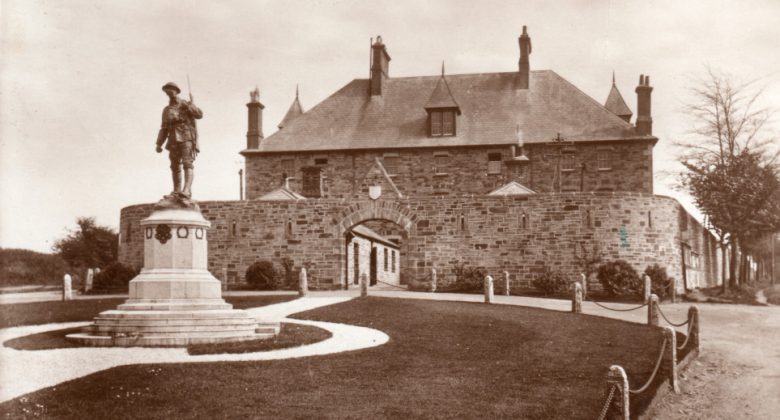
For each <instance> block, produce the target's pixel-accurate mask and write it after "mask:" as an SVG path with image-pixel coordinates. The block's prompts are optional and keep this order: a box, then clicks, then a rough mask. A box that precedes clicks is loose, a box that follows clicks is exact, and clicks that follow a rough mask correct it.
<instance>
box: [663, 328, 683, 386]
mask: <svg viewBox="0 0 780 420" xmlns="http://www.w3.org/2000/svg"><path fill="white" fill-rule="evenodd" d="M664 336H665V337H666V348H665V349H664V350H663V351H664V355H663V362H662V363H666V364H667V365H669V384H670V385H671V386H672V391H674V393H675V394H679V393H680V383H679V382H678V380H677V334H676V333H675V331H674V328H672V327H664Z"/></svg>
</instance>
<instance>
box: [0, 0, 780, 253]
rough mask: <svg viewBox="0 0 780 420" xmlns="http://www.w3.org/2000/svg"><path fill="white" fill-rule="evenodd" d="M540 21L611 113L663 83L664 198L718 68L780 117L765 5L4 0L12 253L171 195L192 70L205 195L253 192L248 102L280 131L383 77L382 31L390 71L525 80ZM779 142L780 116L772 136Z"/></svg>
mask: <svg viewBox="0 0 780 420" xmlns="http://www.w3.org/2000/svg"><path fill="white" fill-rule="evenodd" d="M523 25H527V26H528V31H529V34H530V36H531V38H532V42H533V52H532V54H531V69H532V70H544V69H550V70H554V71H556V72H557V73H558V74H560V75H561V76H562V77H564V78H565V79H567V80H569V81H570V82H572V83H573V84H574V85H576V86H578V87H579V88H580V89H581V90H583V91H584V92H585V93H587V94H588V95H590V96H592V97H593V98H594V99H596V100H597V101H599V102H601V103H603V102H604V100H605V99H606V97H607V94H608V93H609V89H610V87H611V81H612V72H613V71H614V72H615V74H616V78H617V85H618V88H619V89H620V91H621V92H622V94H623V97H624V98H625V100H626V102H627V103H628V105H629V107H630V108H631V109H632V110H633V111H634V113H635V114H636V95H635V93H634V88H635V87H636V84H637V81H638V79H639V75H640V74H648V75H650V77H651V84H652V85H653V87H654V91H653V99H652V100H653V105H652V110H653V115H652V116H653V120H654V127H653V128H654V134H655V135H656V136H658V137H659V142H658V144H657V145H656V147H655V151H654V171H655V192H656V193H658V194H663V195H671V196H674V197H676V198H678V199H680V201H681V202H682V203H683V205H685V206H686V207H687V208H689V209H690V210H692V211H695V209H694V208H693V206H692V204H691V201H690V198H688V197H687V196H685V195H684V194H682V193H681V192H680V191H677V190H675V189H674V184H675V180H676V177H675V175H674V174H675V173H677V172H679V170H680V168H679V166H678V164H676V163H675V162H676V153H678V151H677V150H676V149H675V148H674V147H672V142H674V141H675V140H680V139H684V138H686V136H687V135H688V134H687V133H688V132H689V129H690V127H691V124H692V121H691V119H690V117H689V116H687V115H685V113H683V112H682V108H683V106H684V105H685V104H686V103H687V102H688V101H690V100H691V97H690V92H689V90H688V89H689V88H690V87H691V86H692V85H693V84H694V83H695V81H696V80H697V79H701V77H702V76H703V75H704V74H705V72H706V66H710V67H712V68H714V69H717V70H719V71H721V72H723V73H726V74H728V75H730V76H731V77H732V78H734V79H735V80H737V81H752V80H755V81H756V84H757V85H760V86H762V87H764V88H765V91H764V94H763V96H762V101H761V103H760V105H761V106H766V107H769V108H773V109H777V110H780V54H778V52H777V51H778V50H777V40H778V39H780V2H779V1H776V0H766V1H758V0H749V1H719V0H707V1H679V0H677V1H653V0H645V1H617V0H616V1H608V0H590V1H582V0H580V1H565V2H564V1H556V2H549V1H522V2H520V1H485V0H482V1H472V0H459V1H420V0H418V1H399V0H395V1H380V0H375V1H239V0H236V1H219V2H215V1H190V2H177V1H167V0H154V1H151V0H145V1H140V0H131V1H123V0H119V1H97V0H68V1H42V0H0V30H1V36H0V51H1V52H0V54H1V55H0V247H3V248H26V249H33V250H36V251H42V252H48V251H50V250H51V247H52V245H53V244H54V242H55V241H56V240H57V239H58V238H61V237H63V236H64V235H66V234H67V232H68V229H74V228H75V226H76V223H75V222H76V218H78V217H94V218H95V219H96V220H97V222H98V223H99V224H101V225H106V226H109V227H113V228H117V226H118V223H119V211H120V209H121V208H122V207H125V206H128V205H132V204H138V203H149V202H156V201H157V200H158V199H159V198H160V197H161V196H162V195H164V194H166V193H168V192H169V191H170V172H169V169H168V161H167V159H168V158H167V156H166V154H165V153H163V154H156V153H155V152H154V143H155V140H156V135H157V130H158V129H159V125H160V114H161V111H162V109H163V107H164V106H165V105H166V103H167V98H166V97H165V95H164V93H163V92H162V91H161V90H160V87H161V86H162V85H163V84H164V83H166V82H168V81H174V82H176V83H177V84H178V85H179V86H180V87H181V88H182V90H183V96H184V97H186V96H187V92H188V87H187V76H188V75H189V79H190V85H191V92H192V94H193V97H194V99H195V103H196V104H197V105H198V106H199V107H200V108H201V109H202V110H203V112H204V118H203V119H202V120H201V121H200V122H199V125H198V128H199V133H200V143H201V154H200V155H199V156H198V159H197V161H196V162H195V168H196V169H195V181H194V185H193V190H194V191H193V196H194V198H195V199H196V200H201V201H203V200H236V199H238V198H239V175H238V171H239V169H241V168H242V167H243V158H242V157H241V156H240V155H239V154H238V152H239V151H240V150H242V149H243V148H244V147H245V145H246V130H247V126H246V120H247V117H246V106H245V104H246V103H247V102H248V101H249V92H250V90H253V89H254V88H255V86H257V87H258V88H259V89H260V100H261V102H263V104H264V105H265V107H266V108H265V110H264V121H263V124H264V134H265V136H266V137H267V136H269V135H271V134H273V132H274V131H276V125H277V124H278V123H279V122H280V121H281V119H282V117H283V116H284V113H285V112H286V111H287V109H288V108H289V106H290V104H291V103H292V100H293V98H294V95H295V87H296V84H298V85H299V86H300V99H301V102H302V104H303V107H304V109H310V108H311V107H313V106H314V105H316V104H317V103H319V102H320V101H322V100H323V99H325V98H326V97H327V96H329V95H330V94H332V93H333V92H335V91H336V90H338V89H339V88H341V87H342V86H343V85H345V84H346V83H348V82H349V81H351V80H353V79H356V78H367V77H368V72H369V67H368V66H369V62H368V59H369V42H370V38H371V37H376V36H377V35H381V36H382V39H383V41H384V43H385V44H386V45H387V49H388V52H389V53H390V55H391V57H392V61H391V63H390V76H391V77H403V76H419V75H435V74H438V72H439V71H440V68H441V63H442V61H444V62H445V63H446V70H447V73H448V74H460V73H488V72H502V71H514V70H516V69H517V61H518V58H519V49H518V44H517V38H518V36H519V35H520V33H521V29H522V26H523ZM769 130H770V132H774V133H777V132H778V131H780V130H778V124H777V123H776V121H775V122H774V123H773V124H772V125H771V126H770V127H769Z"/></svg>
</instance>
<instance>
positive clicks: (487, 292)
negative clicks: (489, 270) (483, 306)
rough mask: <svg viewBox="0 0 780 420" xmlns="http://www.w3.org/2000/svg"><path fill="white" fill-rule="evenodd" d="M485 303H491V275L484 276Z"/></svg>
mask: <svg viewBox="0 0 780 420" xmlns="http://www.w3.org/2000/svg"><path fill="white" fill-rule="evenodd" d="M485 303H493V277H490V276H485Z"/></svg>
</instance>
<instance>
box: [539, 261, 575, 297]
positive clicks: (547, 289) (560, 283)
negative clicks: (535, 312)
mask: <svg viewBox="0 0 780 420" xmlns="http://www.w3.org/2000/svg"><path fill="white" fill-rule="evenodd" d="M531 285H533V286H534V288H536V289H537V290H539V291H540V292H542V293H543V294H544V295H546V296H549V295H560V294H563V293H566V292H567V291H568V290H569V288H570V287H571V282H570V280H569V279H568V278H567V277H566V275H564V274H563V272H562V271H560V270H555V269H552V268H550V267H545V268H544V271H542V272H541V273H540V274H539V275H537V276H536V277H535V278H534V279H533V281H532V282H531Z"/></svg>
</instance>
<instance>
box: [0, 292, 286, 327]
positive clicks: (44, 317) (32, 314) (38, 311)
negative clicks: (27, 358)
mask: <svg viewBox="0 0 780 420" xmlns="http://www.w3.org/2000/svg"><path fill="white" fill-rule="evenodd" d="M297 297H298V296H296V295H271V296H228V297H226V298H225V301H227V302H228V303H231V304H233V307H234V308H236V309H245V308H253V307H257V306H265V305H270V304H273V303H279V302H287V301H290V300H293V299H296V298H297ZM124 301H125V299H123V298H119V299H117V298H112V299H77V300H70V301H67V302H62V301H53V302H32V303H14V304H8V305H0V328H8V327H16V326H20V325H37V324H48V323H51V322H76V321H91V320H92V318H94V317H95V315H97V314H99V313H100V312H102V311H106V310H109V309H116V307H117V305H119V304H121V303H124Z"/></svg>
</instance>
